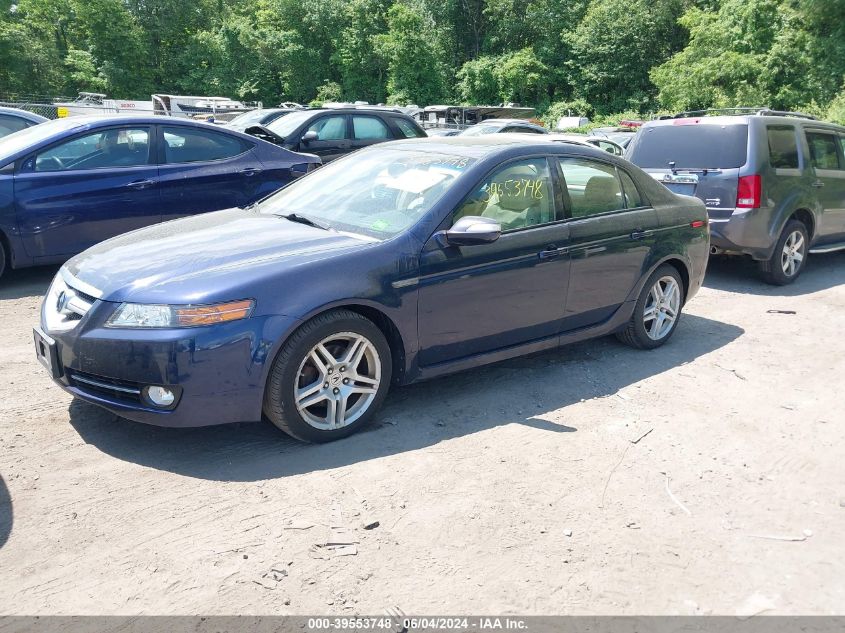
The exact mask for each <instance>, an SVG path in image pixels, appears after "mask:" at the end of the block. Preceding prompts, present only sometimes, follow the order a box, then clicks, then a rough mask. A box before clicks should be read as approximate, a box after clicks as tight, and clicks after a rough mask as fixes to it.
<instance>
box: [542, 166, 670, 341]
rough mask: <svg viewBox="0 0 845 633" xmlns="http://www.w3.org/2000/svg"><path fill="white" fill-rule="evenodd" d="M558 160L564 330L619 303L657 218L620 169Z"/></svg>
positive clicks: (650, 242) (636, 274) (600, 317)
mask: <svg viewBox="0 0 845 633" xmlns="http://www.w3.org/2000/svg"><path fill="white" fill-rule="evenodd" d="M558 163H559V165H560V170H561V174H562V177H563V183H564V205H565V207H566V209H567V216H568V218H569V222H568V225H569V256H570V267H571V273H570V278H569V292H568V294H567V297H566V310H565V313H564V318H563V322H562V328H561V329H562V331H563V332H567V331H571V330H575V329H578V328H582V327H587V326H590V325H595V324H598V323H601V322H603V321H606V320H607V319H609V318H610V317H611V316H612V315H613V313H614V312H615V311H616V310H617V309H618V308H619V307H620V306H621V305H622V303H624V301H625V299H626V297H627V296H628V294H629V293H630V292H631V290H632V289H633V288H634V286H635V285H636V283H637V281H638V280H639V279H640V277H641V276H642V274H643V268H644V266H645V261H646V259H647V257H648V255H649V253H650V251H651V250H652V248H654V244H655V242H656V229H657V226H658V220H657V212H656V211H655V210H654V209H653V208H652V207H651V206H650V205H649V203H648V201H647V200H646V199H645V198H644V197H643V196H642V195H641V193H640V192H639V191H638V189H637V188H636V186H635V185H634V181H633V180H632V179H631V177H630V176H629V175H628V174H627V173H626V172H625V171H624V170H623V169H618V168H617V167H616V166H615V165H613V164H610V163H604V162H601V161H598V160H594V159H588V158H581V157H561V158H560V159H559V161H558Z"/></svg>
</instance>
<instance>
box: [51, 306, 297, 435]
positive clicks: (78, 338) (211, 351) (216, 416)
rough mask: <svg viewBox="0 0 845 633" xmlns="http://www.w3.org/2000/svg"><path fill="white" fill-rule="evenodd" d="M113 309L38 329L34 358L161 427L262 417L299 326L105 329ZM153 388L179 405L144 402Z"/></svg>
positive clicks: (260, 319)
mask: <svg viewBox="0 0 845 633" xmlns="http://www.w3.org/2000/svg"><path fill="white" fill-rule="evenodd" d="M113 308H114V304H108V303H107V302H98V304H97V305H96V306H95V309H92V311H91V313H89V314H87V315H86V316H85V317H84V319H83V320H82V321H81V322H80V323H79V325H77V326H76V327H74V328H73V329H71V330H69V331H56V332H50V331H43V330H36V333H35V343H36V352H37V354H38V356H39V358H40V359H41V360H42V362H44V364H45V365H46V366H47V367H48V369H50V371H51V373H52V374H53V379H54V380H55V382H56V383H57V384H58V385H60V386H61V387H62V388H63V389H65V390H66V391H68V392H69V393H71V394H73V395H74V396H76V397H78V398H80V399H82V400H85V401H87V402H91V403H93V404H96V405H99V406H101V407H104V408H106V409H108V410H109V411H112V412H113V413H115V414H116V415H119V416H121V417H124V418H128V419H130V420H135V421H137V422H144V423H146V424H155V425H158V426H173V427H189V426H207V425H212V424H225V423H228V422H243V421H255V420H259V419H261V406H262V400H263V396H264V385H265V382H266V378H267V373H268V371H269V366H270V364H271V363H272V361H273V359H274V357H275V354H276V351H277V349H278V344H279V341H282V340H284V339H285V338H286V337H287V335H288V334H289V333H290V332H291V331H292V330H293V329H294V328H295V327H296V326H297V325H298V321H297V320H296V319H294V318H292V317H284V316H257V317H252V318H249V319H243V320H241V321H234V322H231V323H224V324H220V325H212V326H203V327H196V328H179V329H116V328H106V327H104V322H105V319H107V318H108V316H109V315H110V314H111V312H112V310H113ZM42 327H43V325H42ZM45 334H46V336H44V335H45ZM39 337H40V340H39ZM45 353H46V355H47V356H46V357H45ZM151 385H160V386H166V387H173V388H174V391H176V392H177V393H178V400H177V401H176V402H175V404H174V405H173V407H172V408H171V409H162V408H156V407H155V406H153V405H152V403H150V402H149V401H148V400H146V399H145V398H144V397H143V389H144V387H146V386H151Z"/></svg>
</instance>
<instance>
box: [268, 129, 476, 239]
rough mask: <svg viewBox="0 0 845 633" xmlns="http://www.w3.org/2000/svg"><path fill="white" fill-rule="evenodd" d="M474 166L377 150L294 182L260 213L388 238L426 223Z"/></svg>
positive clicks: (468, 161)
mask: <svg viewBox="0 0 845 633" xmlns="http://www.w3.org/2000/svg"><path fill="white" fill-rule="evenodd" d="M474 162H475V159H473V158H467V157H464V156H454V155H448V154H440V153H434V152H427V151H410V150H407V149H405V150H402V149H384V146H383V145H376V146H375V147H374V148H373V149H368V150H361V151H359V152H356V153H355V154H354V155H352V156H349V157H346V158H341V159H339V160H336V161H333V162H331V163H329V164H328V165H326V166H325V167H321V168H320V169H317V170H316V171H313V172H311V173H310V174H308V175H307V176H305V177H304V178H301V179H299V180H296V181H294V182H293V183H292V184H290V185H288V186H287V187H285V188H284V189H282V190H281V191H279V192H278V193H276V194H274V195H273V196H271V197H270V198H267V199H266V200H264V201H263V202H261V203H260V204H259V212H260V213H266V214H271V215H279V216H281V215H289V214H291V213H295V214H297V215H300V216H304V217H306V218H309V219H312V220H315V221H316V222H319V223H321V224H324V225H326V226H327V227H329V228H330V229H332V230H338V231H347V232H350V233H357V234H362V235H365V236H368V237H373V238H376V239H387V238H390V237H393V236H394V235H397V234H398V233H400V232H402V231H404V230H405V229H406V228H408V227H410V226H412V225H413V224H415V223H416V222H417V221H418V220H421V219H422V218H423V217H424V216H425V214H426V213H428V211H429V210H430V209H431V207H432V206H433V205H434V204H435V203H436V202H437V200H439V199H440V197H441V196H442V195H443V194H444V193H445V192H446V191H447V190H448V189H449V188H450V187H452V185H453V184H454V183H455V181H456V180H457V179H458V178H459V177H460V176H461V174H462V173H463V172H464V170H465V169H467V168H468V167H469V166H470V165H472V164H473V163H474ZM280 221H281V220H280Z"/></svg>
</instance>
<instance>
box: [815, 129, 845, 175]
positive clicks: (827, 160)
mask: <svg viewBox="0 0 845 633" xmlns="http://www.w3.org/2000/svg"><path fill="white" fill-rule="evenodd" d="M807 145H809V146H810V160H811V161H812V163H813V167H815V168H816V169H842V160H841V151H842V150H841V148H840V146H839V143H837V142H836V137H835V136H834V135H833V134H825V133H823V132H807Z"/></svg>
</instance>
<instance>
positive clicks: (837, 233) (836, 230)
mask: <svg viewBox="0 0 845 633" xmlns="http://www.w3.org/2000/svg"><path fill="white" fill-rule="evenodd" d="M804 133H805V135H806V137H807V146H808V147H809V150H810V163H811V165H812V167H813V172H814V175H815V179H814V180H813V181H811V185H812V187H813V188H814V189H815V196H816V199H817V200H818V202H819V205H820V206H821V208H822V214H821V219H820V221H819V226H818V227H817V232H818V235H819V241H820V242H824V241H830V240H835V239H839V238H840V237H841V236H842V235H843V234H845V157H843V154H842V143H841V141H840V137H839V136H838V135H837V134H836V133H835V132H831V131H830V130H823V129H812V128H805V130H804Z"/></svg>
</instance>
